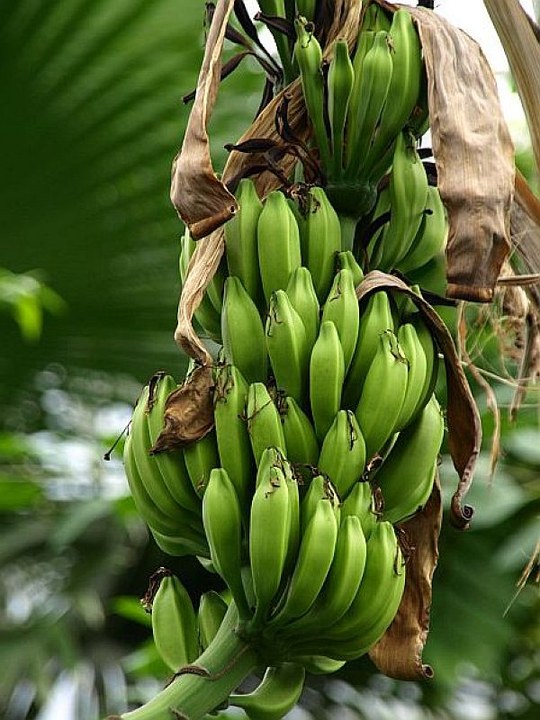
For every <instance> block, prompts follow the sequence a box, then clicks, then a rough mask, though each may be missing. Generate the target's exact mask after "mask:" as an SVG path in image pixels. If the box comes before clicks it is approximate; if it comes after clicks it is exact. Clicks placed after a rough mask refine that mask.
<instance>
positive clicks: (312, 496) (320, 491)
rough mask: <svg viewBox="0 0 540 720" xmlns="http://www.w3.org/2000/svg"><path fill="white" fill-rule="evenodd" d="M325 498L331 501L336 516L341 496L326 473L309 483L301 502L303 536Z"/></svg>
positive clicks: (301, 531)
mask: <svg viewBox="0 0 540 720" xmlns="http://www.w3.org/2000/svg"><path fill="white" fill-rule="evenodd" d="M322 500H325V501H327V502H329V503H330V505H331V506H332V509H333V510H334V515H335V516H336V518H337V517H338V516H339V514H340V510H339V496H338V494H337V493H336V490H335V488H334V486H333V484H332V482H331V481H330V480H329V479H328V478H327V477H325V476H324V475H316V476H315V477H314V478H312V480H311V482H310V483H309V487H308V489H307V491H306V494H305V495H304V497H303V498H302V502H301V504H300V534H301V536H302V537H303V536H304V534H305V532H306V528H307V526H308V523H309V521H310V520H311V518H312V517H313V515H314V514H315V511H316V509H317V507H318V506H319V503H320V502H321V501H322Z"/></svg>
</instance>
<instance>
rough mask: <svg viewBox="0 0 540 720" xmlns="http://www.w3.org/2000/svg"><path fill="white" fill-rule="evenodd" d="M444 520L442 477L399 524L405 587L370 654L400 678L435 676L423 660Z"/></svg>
mask: <svg viewBox="0 0 540 720" xmlns="http://www.w3.org/2000/svg"><path fill="white" fill-rule="evenodd" d="M441 522H442V506H441V492H440V486H439V480H438V477H437V478H436V480H435V485H434V487H433V492H432V493H431V497H430V498H429V500H428V502H427V503H426V505H425V507H424V508H423V510H422V511H421V512H419V513H418V514H417V515H415V516H414V517H413V518H411V519H410V520H408V521H407V522H404V523H402V524H401V525H399V529H400V530H402V532H403V534H404V536H405V537H404V540H405V544H406V553H407V554H408V558H407V564H406V578H405V591H404V594H403V598H402V600H401V604H400V606H399V610H398V612H397V615H396V617H395V618H394V621H393V622H392V624H391V625H390V627H389V628H388V630H387V631H386V633H385V634H384V635H383V637H382V638H381V640H379V642H378V643H377V644H376V645H375V646H374V647H373V648H372V649H371V650H370V652H369V656H370V658H371V659H372V660H373V662H374V663H375V665H376V666H377V668H378V669H379V670H380V671H381V672H383V673H384V674H385V675H388V676H389V677H393V678H397V679H399V680H418V679H425V678H431V677H433V670H432V669H431V667H430V666H429V665H426V664H425V663H424V662H423V661H422V653H423V650H424V646H425V644H426V640H427V636H428V632H429V618H430V609H431V595H432V589H431V586H432V580H433V573H434V572H435V568H436V567H437V561H438V558H439V550H438V541H439V533H440V530H441Z"/></svg>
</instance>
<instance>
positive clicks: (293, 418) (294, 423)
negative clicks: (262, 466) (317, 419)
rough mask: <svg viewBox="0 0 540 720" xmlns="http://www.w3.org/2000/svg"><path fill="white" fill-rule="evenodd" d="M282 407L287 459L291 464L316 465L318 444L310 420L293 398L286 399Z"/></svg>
mask: <svg viewBox="0 0 540 720" xmlns="http://www.w3.org/2000/svg"><path fill="white" fill-rule="evenodd" d="M282 407H283V412H282V423H283V435H284V437H285V444H286V446H287V458H288V459H289V460H290V461H291V462H292V463H298V464H301V465H316V463H317V458H318V457H319V443H318V441H317V435H316V434H315V429H314V427H313V425H312V424H311V420H310V419H309V418H308V416H307V415H306V414H305V413H304V411H303V410H302V408H301V407H300V406H299V405H298V403H297V402H296V400H295V399H294V398H291V397H287V398H286V399H285V401H284V403H283V406H282Z"/></svg>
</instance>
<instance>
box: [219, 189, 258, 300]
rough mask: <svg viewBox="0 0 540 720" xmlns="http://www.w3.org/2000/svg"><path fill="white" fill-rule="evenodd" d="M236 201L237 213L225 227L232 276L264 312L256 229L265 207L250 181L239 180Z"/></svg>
mask: <svg viewBox="0 0 540 720" xmlns="http://www.w3.org/2000/svg"><path fill="white" fill-rule="evenodd" d="M235 197H236V200H237V202H238V211H237V213H236V215H234V216H233V217H232V218H231V220H229V222H227V223H225V225H224V226H223V229H224V239H225V255H226V258H227V265H228V268H229V275H234V276H235V277H237V278H239V279H240V281H241V283H242V285H243V286H244V288H245V290H246V292H247V293H248V295H249V296H250V297H251V299H252V300H253V302H254V303H255V305H257V307H260V308H262V307H263V305H264V298H263V292H262V281H261V276H260V273H259V251H258V247H257V225H258V222H259V216H260V214H261V212H262V209H263V204H262V202H261V200H260V199H259V196H258V194H257V190H256V189H255V183H254V182H253V180H251V179H250V178H243V179H242V180H240V183H239V185H238V189H237V191H236V193H235Z"/></svg>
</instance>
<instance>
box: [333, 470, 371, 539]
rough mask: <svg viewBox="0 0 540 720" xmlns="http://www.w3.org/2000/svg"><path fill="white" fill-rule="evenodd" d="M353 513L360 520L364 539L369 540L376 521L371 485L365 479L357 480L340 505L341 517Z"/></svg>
mask: <svg viewBox="0 0 540 720" xmlns="http://www.w3.org/2000/svg"><path fill="white" fill-rule="evenodd" d="M349 515H354V516H356V517H357V518H358V519H359V520H360V524H361V525H362V532H363V533H364V537H365V538H366V540H369V538H370V536H371V533H372V532H373V528H374V527H375V523H376V522H377V518H376V514H375V508H374V501H373V493H372V492H371V485H370V484H369V483H368V482H365V481H362V480H360V481H358V482H357V483H355V484H354V485H353V487H352V489H351V490H350V492H349V494H348V495H347V497H346V498H345V500H344V501H343V503H342V505H341V518H342V522H343V518H345V517H347V516H349Z"/></svg>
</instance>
